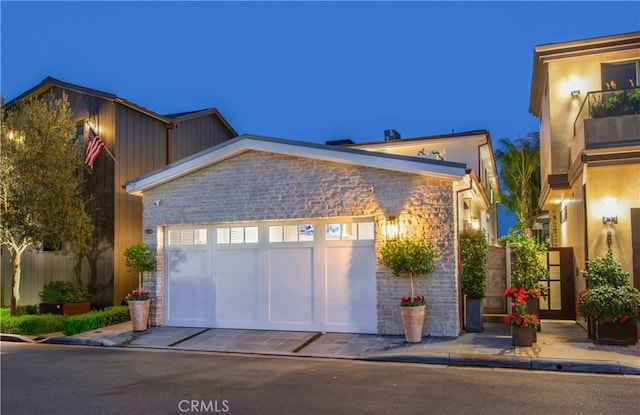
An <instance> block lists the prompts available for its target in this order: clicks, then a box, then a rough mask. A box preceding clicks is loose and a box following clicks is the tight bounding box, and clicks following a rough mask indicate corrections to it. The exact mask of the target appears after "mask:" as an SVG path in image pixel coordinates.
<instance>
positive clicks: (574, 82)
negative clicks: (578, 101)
mask: <svg viewBox="0 0 640 415" xmlns="http://www.w3.org/2000/svg"><path fill="white" fill-rule="evenodd" d="M569 88H570V91H571V96H572V97H577V96H579V95H580V78H579V77H577V76H572V77H571V79H570V80H569Z"/></svg>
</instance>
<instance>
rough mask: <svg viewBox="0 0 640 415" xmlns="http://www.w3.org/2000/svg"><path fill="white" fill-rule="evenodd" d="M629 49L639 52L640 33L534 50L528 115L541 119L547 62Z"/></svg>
mask: <svg viewBox="0 0 640 415" xmlns="http://www.w3.org/2000/svg"><path fill="white" fill-rule="evenodd" d="M630 49H640V32H630V33H622V34H617V35H611V36H601V37H594V38H589V39H580V40H572V41H569V42H560V43H548V44H545V45H538V46H536V47H534V48H533V71H532V73H531V94H530V98H529V112H530V113H531V114H533V115H535V116H536V117H540V116H541V112H540V111H541V106H542V98H543V94H544V88H545V85H546V77H547V71H546V65H547V63H548V62H550V61H554V60H561V59H571V58H576V57H581V56H589V55H600V54H604V53H612V52H618V51H623V50H630Z"/></svg>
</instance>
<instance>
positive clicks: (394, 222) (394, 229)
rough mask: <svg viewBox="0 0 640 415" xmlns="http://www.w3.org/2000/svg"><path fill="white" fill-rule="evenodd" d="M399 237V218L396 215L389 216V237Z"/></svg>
mask: <svg viewBox="0 0 640 415" xmlns="http://www.w3.org/2000/svg"><path fill="white" fill-rule="evenodd" d="M397 237H398V219H397V218H396V217H395V216H389V217H388V218H387V239H396V238H397Z"/></svg>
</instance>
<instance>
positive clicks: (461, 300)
mask: <svg viewBox="0 0 640 415" xmlns="http://www.w3.org/2000/svg"><path fill="white" fill-rule="evenodd" d="M470 173H471V169H469V168H467V169H466V171H465V176H466V175H467V174H470ZM472 189H473V180H471V179H470V180H469V187H465V188H462V189H459V190H456V225H455V230H456V239H457V242H458V243H457V245H458V316H459V322H460V327H461V328H462V329H464V312H465V309H464V296H463V295H462V256H461V253H460V218H459V217H458V214H459V213H460V194H461V193H462V192H466V191H467V190H472Z"/></svg>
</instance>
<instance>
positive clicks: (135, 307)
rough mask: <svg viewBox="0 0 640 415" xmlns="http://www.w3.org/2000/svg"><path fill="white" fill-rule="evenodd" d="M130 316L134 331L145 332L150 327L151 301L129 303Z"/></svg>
mask: <svg viewBox="0 0 640 415" xmlns="http://www.w3.org/2000/svg"><path fill="white" fill-rule="evenodd" d="M128 305H129V315H130V316H131V324H132V325H133V331H144V330H146V329H147V327H148V325H149V306H150V305H151V300H144V301H129V302H128Z"/></svg>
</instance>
